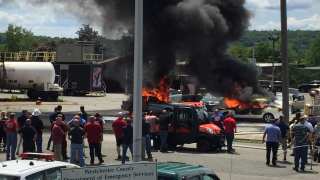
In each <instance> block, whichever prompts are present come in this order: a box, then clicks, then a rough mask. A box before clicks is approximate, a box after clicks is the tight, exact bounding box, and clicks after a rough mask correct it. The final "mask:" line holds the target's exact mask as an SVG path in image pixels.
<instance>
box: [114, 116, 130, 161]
mask: <svg viewBox="0 0 320 180" xmlns="http://www.w3.org/2000/svg"><path fill="white" fill-rule="evenodd" d="M126 125H127V123H126V122H125V120H124V118H123V113H122V112H119V113H118V118H117V119H116V120H115V121H113V123H112V130H113V134H114V136H115V138H116V146H117V154H118V158H117V160H121V154H120V152H121V150H120V147H121V145H122V143H123V136H124V135H123V129H124V127H126Z"/></svg>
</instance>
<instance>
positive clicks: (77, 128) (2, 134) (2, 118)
mask: <svg viewBox="0 0 320 180" xmlns="http://www.w3.org/2000/svg"><path fill="white" fill-rule="evenodd" d="M40 115H41V112H40V110H39V109H34V110H33V112H32V113H31V112H28V111H27V110H23V111H22V113H21V116H19V117H18V118H16V115H15V113H7V112H4V111H3V112H1V114H0V143H3V151H6V159H7V160H14V159H16V155H18V154H19V152H20V146H21V144H22V152H24V153H25V152H37V153H42V146H43V142H42V141H43V140H42V137H43V130H44V124H43V121H42V120H41V118H40ZM49 120H50V123H51V126H50V127H51V128H50V130H51V133H50V138H49V140H48V144H47V150H52V151H53V152H54V158H55V159H56V160H58V161H67V160H68V159H70V162H71V163H75V164H78V165H80V166H81V167H83V166H84V165H85V163H84V139H85V138H87V142H88V145H89V149H90V164H94V160H95V157H97V158H98V160H99V164H102V163H103V162H104V160H103V158H102V153H101V145H102V141H103V120H102V116H101V115H100V114H99V113H95V115H94V116H89V115H88V114H87V113H86V111H85V110H84V106H81V107H80V112H79V113H77V114H76V115H75V116H73V118H72V119H71V120H69V121H68V120H66V117H65V115H64V113H63V112H62V106H61V105H58V106H57V107H55V109H54V112H53V113H51V114H50V116H49ZM19 137H20V138H19ZM67 139H69V140H70V158H69V157H68V156H67ZM18 140H19V141H18ZM51 144H53V147H52V149H51Z"/></svg>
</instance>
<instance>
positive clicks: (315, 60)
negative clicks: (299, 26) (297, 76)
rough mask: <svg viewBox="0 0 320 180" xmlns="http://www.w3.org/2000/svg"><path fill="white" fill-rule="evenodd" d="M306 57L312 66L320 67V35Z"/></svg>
mask: <svg viewBox="0 0 320 180" xmlns="http://www.w3.org/2000/svg"><path fill="white" fill-rule="evenodd" d="M306 57H307V58H306V59H307V62H308V63H309V64H310V65H314V66H319V65H320V35H319V36H318V37H317V38H316V39H315V40H314V41H313V42H312V44H311V46H310V48H309V50H308V51H307V55H306Z"/></svg>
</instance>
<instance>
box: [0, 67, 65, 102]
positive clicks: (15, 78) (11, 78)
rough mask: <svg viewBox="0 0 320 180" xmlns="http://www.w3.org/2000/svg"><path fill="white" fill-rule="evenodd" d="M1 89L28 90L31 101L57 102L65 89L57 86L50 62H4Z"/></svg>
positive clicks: (1, 72) (1, 68)
mask: <svg viewBox="0 0 320 180" xmlns="http://www.w3.org/2000/svg"><path fill="white" fill-rule="evenodd" d="M0 66H1V67H0V80H1V83H0V84H1V85H0V88H1V89H9V90H26V91H27V95H28V97H29V98H30V99H39V98H41V99H43V100H57V99H58V96H59V94H60V93H61V92H62V91H63V89H62V88H61V87H60V86H59V85H58V84H55V83H54V81H55V77H56V74H55V70H54V67H53V65H52V63H50V62H9V61H8V62H2V63H1V64H0Z"/></svg>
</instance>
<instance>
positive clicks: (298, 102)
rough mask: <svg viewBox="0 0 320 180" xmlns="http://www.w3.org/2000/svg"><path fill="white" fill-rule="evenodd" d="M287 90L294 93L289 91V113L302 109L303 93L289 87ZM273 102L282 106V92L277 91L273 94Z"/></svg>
mask: <svg viewBox="0 0 320 180" xmlns="http://www.w3.org/2000/svg"><path fill="white" fill-rule="evenodd" d="M289 92H293V93H295V94H291V93H289V108H290V110H291V113H295V112H297V111H300V110H302V109H304V105H305V98H304V95H303V94H301V93H296V92H295V91H294V89H291V91H290V89H289ZM273 104H274V105H275V106H277V107H281V108H282V94H281V93H277V94H276V96H275V100H274V101H273Z"/></svg>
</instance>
